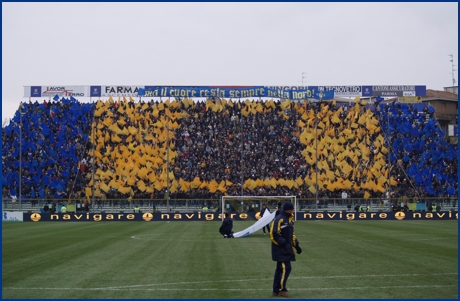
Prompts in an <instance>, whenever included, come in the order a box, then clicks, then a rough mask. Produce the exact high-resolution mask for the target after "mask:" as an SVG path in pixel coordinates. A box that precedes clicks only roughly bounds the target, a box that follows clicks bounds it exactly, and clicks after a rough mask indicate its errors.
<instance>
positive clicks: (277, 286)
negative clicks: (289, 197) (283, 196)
mask: <svg viewBox="0 0 460 301" xmlns="http://www.w3.org/2000/svg"><path fill="white" fill-rule="evenodd" d="M293 211H294V205H292V203H291V202H289V201H288V202H286V203H284V205H283V207H282V209H281V210H280V213H279V214H278V215H277V216H276V217H275V219H274V221H273V223H272V226H271V228H270V240H271V241H272V260H273V261H276V270H275V276H274V279H273V294H272V295H273V296H274V297H278V296H281V297H286V298H289V297H290V295H289V293H288V290H287V288H286V282H287V280H288V277H289V274H290V273H291V261H295V254H294V249H295V250H296V252H297V254H300V253H302V249H301V248H300V246H299V241H298V240H297V239H296V236H295V232H294V215H293V214H292V213H293Z"/></svg>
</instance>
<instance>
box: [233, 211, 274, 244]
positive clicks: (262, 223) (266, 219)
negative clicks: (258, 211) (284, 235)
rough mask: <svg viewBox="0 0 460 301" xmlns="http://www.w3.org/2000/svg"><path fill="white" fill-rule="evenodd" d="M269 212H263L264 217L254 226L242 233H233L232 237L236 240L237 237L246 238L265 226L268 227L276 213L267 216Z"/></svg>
mask: <svg viewBox="0 0 460 301" xmlns="http://www.w3.org/2000/svg"><path fill="white" fill-rule="evenodd" d="M268 213H269V212H267V211H265V213H264V215H263V216H262V218H261V219H259V220H258V221H257V222H256V223H255V224H254V225H252V226H251V227H249V228H247V229H244V230H243V231H240V232H236V233H233V237H235V238H238V237H246V236H249V235H251V234H252V233H254V232H256V231H259V230H260V229H262V228H263V227H265V226H266V225H268V224H269V223H270V222H271V221H272V220H273V219H274V218H275V214H276V211H273V212H272V213H270V214H268Z"/></svg>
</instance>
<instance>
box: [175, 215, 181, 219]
mask: <svg viewBox="0 0 460 301" xmlns="http://www.w3.org/2000/svg"><path fill="white" fill-rule="evenodd" d="M174 219H182V214H174Z"/></svg>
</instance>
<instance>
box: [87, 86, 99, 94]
mask: <svg viewBox="0 0 460 301" xmlns="http://www.w3.org/2000/svg"><path fill="white" fill-rule="evenodd" d="M101 95H102V86H91V87H90V88H89V97H101Z"/></svg>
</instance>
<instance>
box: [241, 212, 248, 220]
mask: <svg viewBox="0 0 460 301" xmlns="http://www.w3.org/2000/svg"><path fill="white" fill-rule="evenodd" d="M240 218H242V219H247V218H248V215H247V214H246V213H241V214H240Z"/></svg>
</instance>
